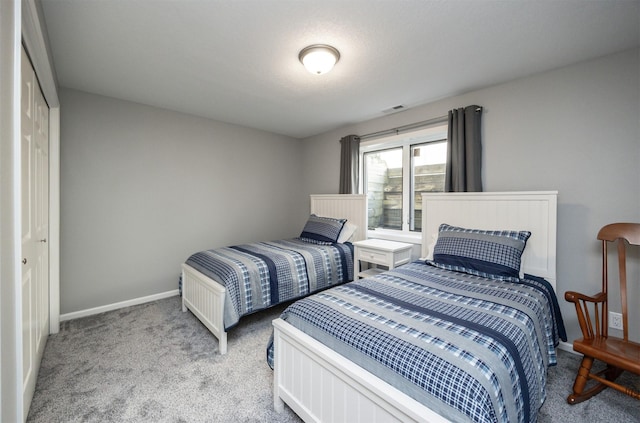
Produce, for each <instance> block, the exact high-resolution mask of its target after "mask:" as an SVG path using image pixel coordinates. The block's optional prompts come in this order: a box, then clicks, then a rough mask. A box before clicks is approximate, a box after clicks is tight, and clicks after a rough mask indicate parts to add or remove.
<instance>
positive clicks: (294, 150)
mask: <svg viewBox="0 0 640 423" xmlns="http://www.w3.org/2000/svg"><path fill="white" fill-rule="evenodd" d="M60 101H61V159H60V160H61V175H60V181H61V251H60V253H61V254H60V256H61V263H60V265H61V269H60V273H61V277H60V279H61V282H60V283H61V286H60V294H61V300H60V302H61V304H60V312H61V313H62V314H65V313H70V312H74V311H79V310H85V309H88V308H92V307H97V306H102V305H107V304H113V303H116V302H120V301H125V300H130V299H133V298H139V297H143V296H147V295H152V294H158V293H163V292H167V291H170V290H173V289H177V286H178V285H177V284H178V276H179V273H180V264H181V263H182V262H184V260H185V259H186V258H187V257H188V255H189V254H191V253H193V252H196V251H199V250H202V249H207V248H213V247H219V246H223V245H229V244H238V243H243V242H248V241H257V240H269V239H276V238H283V237H290V236H296V235H297V234H298V233H299V230H300V229H301V228H302V225H304V219H305V216H306V213H308V207H309V202H308V197H307V193H306V192H305V191H303V190H302V186H301V184H300V181H299V176H300V175H302V174H303V167H302V163H301V162H302V160H301V158H302V144H301V143H300V141H299V140H294V139H292V138H288V137H284V136H279V135H274V134H270V133H265V132H260V131H256V130H252V129H247V128H242V127H238V126H234V125H229V124H225V123H220V122H215V121H211V120H207V119H202V118H197V117H193V116H188V115H183V114H179V113H174V112H171V111H167V110H161V109H157V108H153V107H148V106H143V105H140V104H135V103H130V102H125V101H121V100H116V99H112V98H107V97H101V96H97V95H91V94H87V93H83V92H79V91H73V90H67V89H62V90H61V91H60Z"/></svg>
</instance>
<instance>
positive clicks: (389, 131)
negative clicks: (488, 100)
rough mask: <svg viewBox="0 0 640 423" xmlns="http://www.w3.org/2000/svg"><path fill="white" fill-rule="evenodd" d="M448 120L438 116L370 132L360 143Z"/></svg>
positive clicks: (361, 138)
mask: <svg viewBox="0 0 640 423" xmlns="http://www.w3.org/2000/svg"><path fill="white" fill-rule="evenodd" d="M481 110H482V106H477V107H476V112H479V111H481ZM448 119H449V116H448V115H447V116H440V117H436V118H433V119H428V120H423V121H421V122H416V123H410V124H408V125H403V126H398V127H397V128H392V129H385V130H383V131H378V132H372V133H370V134H366V135H362V136H360V141H363V140H366V139H370V138H377V137H382V136H385V135H398V134H399V133H400V132H404V131H410V130H413V129H419V128H422V127H425V126H430V125H433V124H436V123H442V122H446V121H447V120H448Z"/></svg>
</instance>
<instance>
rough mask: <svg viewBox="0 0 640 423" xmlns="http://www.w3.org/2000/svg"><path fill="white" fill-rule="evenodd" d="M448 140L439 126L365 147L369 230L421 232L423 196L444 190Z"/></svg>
mask: <svg viewBox="0 0 640 423" xmlns="http://www.w3.org/2000/svg"><path fill="white" fill-rule="evenodd" d="M446 137H447V127H446V125H439V126H436V127H430V128H427V129H424V130H421V131H416V132H411V133H407V134H402V135H394V136H392V137H387V138H384V139H377V140H375V141H373V142H368V143H367V142H365V143H363V144H362V145H361V163H362V166H361V167H360V168H361V169H362V172H363V175H362V176H363V178H362V181H363V187H362V188H363V191H364V193H366V194H367V199H368V208H369V210H368V219H369V229H391V230H398V231H414V232H420V230H421V222H422V214H421V211H422V210H421V209H422V193H426V192H443V191H444V175H445V164H446V160H447V142H446Z"/></svg>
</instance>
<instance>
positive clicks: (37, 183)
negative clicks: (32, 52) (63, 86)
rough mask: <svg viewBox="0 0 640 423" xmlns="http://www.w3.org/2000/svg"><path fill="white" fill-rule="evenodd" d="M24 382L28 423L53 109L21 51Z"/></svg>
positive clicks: (43, 305) (41, 295) (43, 319)
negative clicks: (50, 124)
mask: <svg viewBox="0 0 640 423" xmlns="http://www.w3.org/2000/svg"><path fill="white" fill-rule="evenodd" d="M21 103H22V107H21V109H22V110H21V112H22V117H21V166H22V173H21V182H20V183H21V190H22V200H21V201H22V204H21V206H22V292H21V293H22V380H23V395H22V396H23V407H22V408H23V411H24V418H25V419H26V417H27V415H28V412H29V406H30V404H31V399H32V398H33V393H34V391H35V384H36V379H37V376H38V369H39V367H40V361H41V359H42V353H43V352H44V346H45V344H46V340H47V336H48V334H49V331H48V329H49V327H48V321H49V248H48V243H47V238H48V231H49V188H48V187H49V169H48V168H49V157H48V156H49V131H48V128H49V109H48V107H47V104H46V102H45V101H44V98H43V96H42V93H41V91H40V87H39V85H38V81H37V79H36V76H35V72H34V71H33V68H32V66H31V62H30V61H29V58H28V57H27V55H26V53H25V52H24V50H23V51H22V99H21Z"/></svg>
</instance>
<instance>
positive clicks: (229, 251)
mask: <svg viewBox="0 0 640 423" xmlns="http://www.w3.org/2000/svg"><path fill="white" fill-rule="evenodd" d="M186 264H187V265H189V266H191V267H193V268H194V269H196V270H198V271H199V272H201V273H202V274H204V275H205V276H207V277H209V278H211V279H213V280H214V281H216V282H218V283H220V284H221V285H223V286H224V287H225V288H226V293H225V295H226V298H225V302H224V328H225V330H227V329H229V328H231V327H233V326H234V325H235V324H237V323H238V321H239V319H240V318H241V317H242V316H245V315H247V314H250V313H253V312H255V311H258V310H262V309H266V308H268V307H271V306H274V305H276V304H279V303H282V302H284V301H289V300H292V299H296V298H300V297H303V296H306V295H308V294H310V293H313V292H316V291H319V290H322V289H325V288H328V287H330V286H334V285H337V284H341V283H344V282H348V281H350V280H352V279H353V245H352V244H351V243H330V242H326V243H319V242H309V241H304V240H301V239H299V238H296V239H290V240H278V241H271V242H257V243H251V244H244V245H237V246H231V247H224V248H218V249H213V250H207V251H201V252H198V253H195V254H193V255H191V256H190V257H189V258H188V259H187V261H186Z"/></svg>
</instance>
